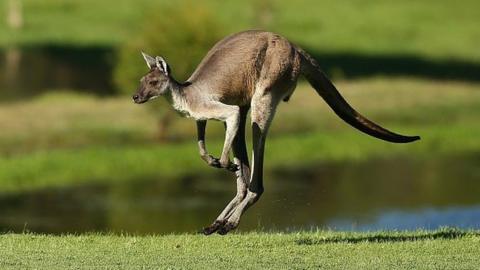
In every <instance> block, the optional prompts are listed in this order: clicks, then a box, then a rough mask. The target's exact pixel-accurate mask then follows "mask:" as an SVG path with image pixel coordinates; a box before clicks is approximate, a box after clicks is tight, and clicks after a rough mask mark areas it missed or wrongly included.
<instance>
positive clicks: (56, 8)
mask: <svg viewBox="0 0 480 270" xmlns="http://www.w3.org/2000/svg"><path fill="white" fill-rule="evenodd" d="M4 2H5V3H2V4H1V5H0V14H4V13H5V12H6V11H5V8H6V2H7V1H4ZM22 2H23V3H24V4H23V6H24V13H25V15H24V17H25V19H24V20H25V25H24V28H23V29H22V30H21V31H20V32H17V33H15V32H12V31H10V30H8V29H7V26H6V24H5V23H2V24H0V45H1V46H8V45H11V44H21V45H34V44H63V45H76V46H79V45H80V46H91V45H94V46H118V45H119V44H122V43H124V42H125V40H127V39H131V38H135V34H136V32H137V31H138V29H139V27H141V25H142V24H143V23H144V22H145V21H147V20H148V18H147V17H148V16H154V14H156V13H155V12H154V10H155V9H159V10H160V9H162V8H164V7H165V6H167V5H171V3H169V2H168V1H154V0H136V1H133V0H115V1H114V0H105V1H94V0H70V1H59V0H24V1H22ZM202 5H206V6H209V7H210V8H211V9H212V11H213V13H214V14H217V15H218V16H219V17H220V18H219V19H220V20H221V22H222V25H223V26H224V27H225V28H226V29H225V30H226V31H227V32H234V31H239V30H243V29H246V28H259V27H260V28H267V29H270V30H273V31H277V32H280V33H282V34H284V35H286V36H288V37H289V38H291V39H292V40H294V41H296V42H297V43H300V44H302V45H305V46H308V47H310V48H315V49H316V50H319V51H323V52H349V53H359V54H366V55H372V54H375V55H378V54H380V55H381V54H387V55H389V54H412V55H419V56H423V57H425V58H432V59H452V58H456V59H463V60H467V61H472V60H473V61H478V60H480V51H479V50H478V44H479V43H480V28H479V27H478V24H479V22H480V4H479V2H478V1H474V0H466V1H462V3H461V4H458V3H457V2H452V1H447V0H443V1H433V0H423V1H397V2H391V1H380V0H375V1H357V0H349V1H342V2H338V1H315V0H301V1H297V2H295V4H292V2H290V1H275V0H265V1H263V2H260V3H259V2H258V1H256V0H249V1H242V2H238V1H213V0H207V1H203V3H202ZM93 7H94V8H93ZM265 7H267V8H265ZM268 7H269V8H268ZM259 10H260V11H259ZM167 19H168V18H167Z"/></svg>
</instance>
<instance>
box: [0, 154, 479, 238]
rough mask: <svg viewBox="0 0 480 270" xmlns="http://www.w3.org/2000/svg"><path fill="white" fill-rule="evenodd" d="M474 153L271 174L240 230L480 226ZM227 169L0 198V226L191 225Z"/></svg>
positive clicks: (220, 201) (203, 221)
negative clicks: (444, 157) (445, 157)
mask: <svg viewBox="0 0 480 270" xmlns="http://www.w3.org/2000/svg"><path fill="white" fill-rule="evenodd" d="M479 161H480V155H478V154H477V155H470V156H456V157H451V158H449V159H435V160H423V161H422V160H416V161H413V160H410V159H389V160H375V161H368V162H349V163H322V164H317V165H316V166H309V167H304V168H296V169H280V170H275V171H270V172H268V173H267V175H266V183H265V189H266V191H265V193H264V196H263V197H262V198H261V200H260V201H259V202H258V203H257V204H256V205H255V206H254V207H253V208H251V209H250V210H249V211H247V213H246V215H245V216H244V217H243V219H242V222H241V226H240V230H242V231H249V230H258V229H262V230H280V231H292V230H298V229H312V228H314V229H315V228H331V229H339V230H377V229H417V228H426V229H435V228H439V227H441V226H456V227H460V228H477V229H479V228H480V196H479V191H480V168H479V167H478V166H477V165H478V164H479ZM234 189H235V183H234V181H233V179H232V176H230V175H229V174H227V173H218V172H217V173H214V174H212V175H209V176H191V177H185V178H182V179H165V178H162V177H161V176H159V177H158V178H155V179H138V180H136V181H131V182H122V183H115V184H108V185H105V184H97V185H87V186H75V187H69V188H62V189H50V190H42V191H36V192H29V193H23V194H16V195H4V196H0V209H1V210H0V230H1V231H14V232H22V231H33V232H42V233H67V232H76V233H81V232H92V231H103V232H128V233H138V234H150V233H161V234H165V233H172V232H195V231H197V230H199V229H200V228H202V227H203V226H205V225H208V224H209V223H210V222H212V221H213V219H214V218H215V217H216V216H217V215H218V213H219V212H220V211H221V209H223V207H224V206H225V204H226V203H227V202H228V201H229V200H230V199H231V197H233V195H234Z"/></svg>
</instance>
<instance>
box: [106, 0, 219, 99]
mask: <svg viewBox="0 0 480 270" xmlns="http://www.w3.org/2000/svg"><path fill="white" fill-rule="evenodd" d="M146 18H147V19H146V21H145V23H144V26H143V27H142V29H141V31H140V32H139V33H137V34H138V35H136V36H134V37H133V38H132V39H130V41H129V42H128V43H126V44H125V45H124V46H123V47H121V48H120V49H119V53H118V62H117V65H116V68H115V73H114V80H115V84H116V85H117V87H118V88H119V89H120V90H121V92H123V93H128V94H131V93H133V92H134V91H135V89H136V87H137V86H138V80H139V79H140V77H141V76H142V75H143V74H145V73H146V72H147V67H146V65H145V62H144V60H143V58H142V57H141V54H140V52H141V51H144V52H146V53H147V54H150V55H160V56H162V57H164V58H165V60H166V61H167V62H168V64H169V65H170V67H171V69H172V74H173V76H174V78H176V79H177V80H179V81H184V80H186V79H188V76H189V75H190V74H191V73H192V72H193V70H194V69H195V67H196V66H197V65H198V63H199V62H200V61H201V59H202V58H203V57H204V56H205V54H206V53H207V51H208V50H209V49H210V48H211V47H212V46H213V45H214V44H215V43H216V42H217V41H218V40H220V39H221V38H222V37H223V35H224V33H223V31H222V29H221V27H220V25H221V24H220V23H219V22H218V20H217V19H216V18H215V17H214V16H213V15H212V13H211V12H210V11H209V10H208V9H206V8H205V7H203V6H199V5H197V4H192V3H190V4H183V5H180V6H179V7H170V8H166V9H165V8H163V9H162V10H156V11H155V12H153V13H152V14H150V15H147V16H146Z"/></svg>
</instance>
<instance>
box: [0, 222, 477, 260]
mask: <svg viewBox="0 0 480 270" xmlns="http://www.w3.org/2000/svg"><path fill="white" fill-rule="evenodd" d="M479 250H480V234H479V232H478V231H459V230H455V229H442V230H439V231H416V232H371V233H350V232H333V231H318V232H298V233H288V234H284V233H248V234H231V235H227V236H218V235H213V236H209V237H206V236H202V235H190V234H185V235H165V236H141V237H140V236H117V235H97V234H92V235H64V236H48V235H35V234H6V235H1V236H0V254H2V256H1V257H0V268H2V269H18V268H22V269H25V268H27V269H33V268H34V269H71V268H74V269H92V268H94V269H97V268H101V269H475V268H477V267H478V261H479V260H480V252H479Z"/></svg>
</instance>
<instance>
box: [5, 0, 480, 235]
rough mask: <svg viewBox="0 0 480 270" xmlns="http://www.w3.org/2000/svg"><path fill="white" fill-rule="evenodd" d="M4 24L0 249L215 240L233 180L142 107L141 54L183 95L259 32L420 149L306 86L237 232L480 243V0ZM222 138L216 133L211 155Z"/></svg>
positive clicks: (248, 0)
mask: <svg viewBox="0 0 480 270" xmlns="http://www.w3.org/2000/svg"><path fill="white" fill-rule="evenodd" d="M0 14H1V16H0V19H1V20H0V93H1V95H0V231H2V232H9V231H13V232H22V231H32V232H44V233H67V232H77V233H81V232H91V231H104V232H128V233H138V234H150V233H172V232H195V231H197V230H198V229H200V228H201V227H203V226H205V225H208V224H210V223H211V222H212V221H213V220H214V218H215V217H216V216H217V214H218V213H219V212H220V211H221V210H222V209H223V207H224V206H225V205H226V203H227V202H228V201H229V200H230V199H231V198H232V197H233V196H234V194H235V181H234V177H233V175H232V174H230V173H229V172H226V171H221V170H216V169H213V168H209V167H207V165H206V164H204V162H203V161H202V160H201V159H200V157H199V156H198V154H197V145H196V135H195V123H194V121H192V120H191V119H184V118H181V117H179V116H178V115H177V114H176V113H174V112H173V110H172V109H171V108H170V107H169V106H168V105H167V103H166V102H165V101H164V100H160V99H158V100H155V102H151V104H150V103H149V104H146V105H142V106H139V105H134V104H133V102H132V101H131V98H130V96H131V95H132V94H133V93H134V91H135V89H136V87H137V83H138V80H139V79H140V78H141V76H143V74H145V73H146V72H147V68H146V65H145V63H144V62H143V59H142V57H141V55H140V51H141V50H143V51H145V52H147V53H149V54H152V55H162V56H163V57H165V59H167V61H168V62H169V64H170V66H171V68H172V73H173V75H174V77H175V78H177V79H178V80H186V79H187V78H188V76H189V74H191V72H192V71H193V70H194V68H195V67H196V65H197V64H198V63H199V61H200V60H201V59H202V57H203V56H204V55H205V54H206V52H207V51H208V49H209V48H210V47H211V46H212V45H213V44H214V43H215V42H217V41H218V40H219V39H221V38H222V37H223V36H225V35H227V34H230V33H234V32H238V31H242V30H246V29H265V30H270V31H274V32H278V33H280V34H282V35H284V36H285V37H287V38H289V39H290V40H291V41H292V42H294V43H296V44H298V45H300V46H301V47H303V48H304V49H305V50H307V51H308V52H310V53H311V54H312V55H314V56H315V58H317V59H318V60H319V62H320V64H321V66H322V67H323V68H324V69H325V71H326V72H327V73H328V75H329V76H330V77H331V78H332V80H333V81H334V83H335V84H336V85H337V87H338V88H339V90H340V91H341V93H342V94H343V95H344V96H345V98H346V99H347V100H348V101H349V102H350V104H351V105H352V106H353V107H355V108H356V109H357V110H358V111H360V112H361V113H363V114H364V115H366V116H367V117H368V118H370V119H372V120H373V121H375V122H377V123H379V124H381V125H382V126H384V127H387V128H388V129H391V130H393V131H396V132H399V133H402V134H408V135H420V136H422V140H421V141H419V142H415V143H412V144H405V145H398V144H389V143H387V142H383V141H380V140H377V139H374V138H372V137H368V136H366V135H364V134H361V133H359V132H358V131H357V130H355V129H353V128H351V127H350V126H348V125H347V124H345V123H344V122H342V121H341V120H340V119H339V118H338V117H337V116H336V115H334V114H333V113H332V112H331V111H330V109H329V108H328V107H327V105H326V104H325V103H324V102H323V100H322V99H321V98H320V97H318V96H317V94H316V93H315V92H314V91H313V90H312V89H311V88H310V86H309V85H308V84H306V83H305V82H304V81H301V82H300V83H299V85H298V87H297V90H296V92H295V93H294V95H293V97H292V98H291V100H290V102H289V103H283V104H281V105H280V107H279V110H278V113H277V115H276V118H275V120H274V122H273V126H272V129H271V132H270V135H269V140H268V141H267V150H266V157H265V159H266V161H265V189H266V191H265V193H264V196H263V197H262V199H261V200H260V201H259V202H258V203H257V204H256V206H255V207H253V208H252V209H250V210H249V211H248V212H247V214H246V215H245V216H244V218H243V220H242V224H241V226H240V230H241V231H249V230H276V231H277V230H280V231H291V230H299V229H315V228H331V229H338V230H376V229H401V230H403V229H416V228H426V229H434V228H439V227H441V226H456V227H460V228H477V229H478V228H480V166H479V162H480V139H479V137H478V136H479V134H480V125H479V120H480V50H479V45H480V2H478V1H474V0H471V1H470V0H462V1H447V0H444V1H438V0H435V1H434V0H422V1H381V0H369V1H364V0H362V1H360V0H348V1H341V2H340V1H333V0H332V1H317V0H299V1H295V2H292V1H280V0H245V1H213V0H211V1H159V0H135V1H134V0H104V1H98V0H3V1H1V2H0ZM223 133H224V132H223V126H222V124H221V123H218V122H217V123H215V122H212V123H209V126H208V130H207V146H208V147H209V150H210V152H211V153H212V154H214V155H215V156H218V155H219V154H220V151H221V145H222V143H223ZM248 136H250V134H248ZM248 142H249V146H250V145H251V144H250V140H248Z"/></svg>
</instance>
